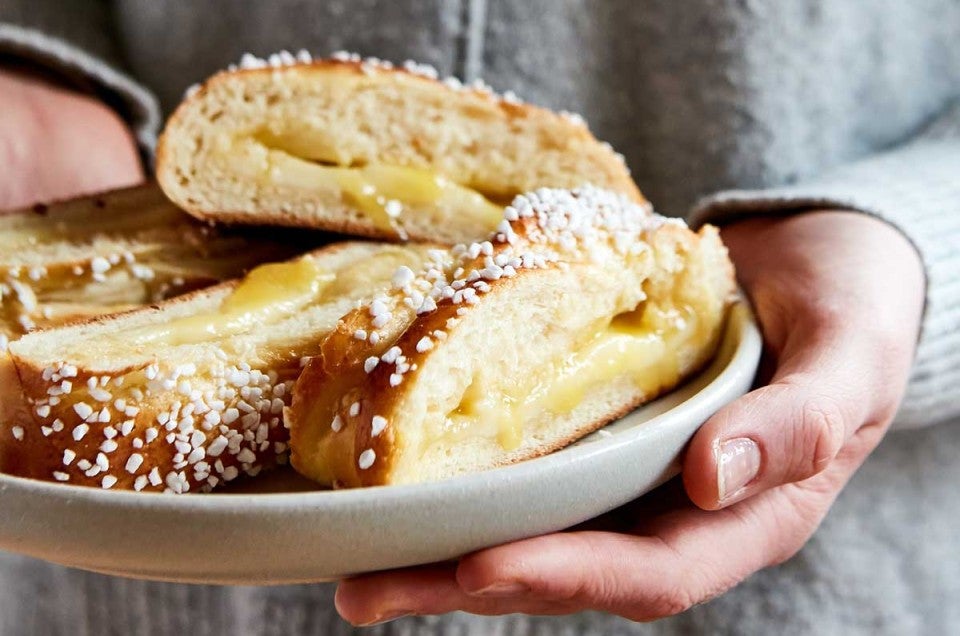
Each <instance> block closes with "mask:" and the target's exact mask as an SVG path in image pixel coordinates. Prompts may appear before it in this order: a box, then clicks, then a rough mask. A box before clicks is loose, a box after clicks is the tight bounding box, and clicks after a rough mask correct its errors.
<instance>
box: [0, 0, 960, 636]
mask: <svg viewBox="0 0 960 636" xmlns="http://www.w3.org/2000/svg"><path fill="white" fill-rule="evenodd" d="M0 22H4V23H7V24H8V25H7V26H0V53H2V52H7V53H18V54H20V55H23V56H26V57H29V58H30V59H32V60H33V61H35V62H38V63H44V64H49V65H50V66H51V67H52V68H54V69H56V70H60V71H67V72H69V71H70V70H71V69H73V70H75V71H77V72H80V73H83V74H85V76H87V77H89V78H91V79H92V80H94V82H95V83H96V84H97V85H98V86H99V88H100V89H101V90H105V91H107V92H110V93H112V94H115V95H116V96H118V97H120V98H121V101H122V103H123V104H125V105H126V106H125V111H124V112H123V114H124V115H125V116H126V117H127V118H128V120H129V121H130V122H131V126H133V127H134V128H135V130H137V131H138V133H139V138H140V140H141V143H142V144H144V145H145V146H147V147H149V145H150V143H151V139H152V134H153V133H154V132H155V127H156V124H157V121H158V120H157V117H156V115H155V113H156V108H155V106H154V101H153V99H152V98H151V97H150V96H149V94H147V93H146V92H144V91H143V90H141V89H139V88H137V86H138V83H140V84H143V85H145V86H148V87H149V89H150V91H152V93H153V94H155V95H157V96H158V98H159V101H160V103H161V104H162V106H163V109H164V111H167V112H169V110H170V109H171V108H172V107H173V106H175V104H176V103H177V102H178V101H179V99H180V96H181V95H182V93H183V90H184V89H185V88H186V87H187V86H189V85H190V84H192V83H193V82H196V81H198V80H201V79H203V78H204V77H205V76H207V75H208V74H210V73H211V72H213V71H214V70H216V69H217V68H220V67H222V66H225V65H226V64H227V63H229V62H231V61H235V60H236V59H237V58H238V57H239V55H240V53H242V52H243V51H252V52H254V53H256V54H259V55H263V54H268V53H271V52H273V51H275V50H277V49H281V48H292V49H297V48H300V47H305V48H307V49H309V50H310V51H312V52H313V53H315V54H324V53H327V52H329V51H331V50H335V49H348V50H356V51H359V52H360V53H362V54H364V55H376V56H378V57H383V58H387V59H391V60H394V61H402V60H403V59H405V58H414V59H417V60H419V61H423V62H428V63H431V64H434V65H436V66H437V67H438V68H439V69H440V71H441V73H444V74H449V73H455V74H458V75H461V76H464V75H466V76H469V77H471V78H472V77H474V76H482V77H484V78H485V79H487V80H488V81H489V82H491V83H492V84H493V85H494V86H495V87H496V88H498V89H500V90H508V89H509V90H514V91H516V92H517V93H519V94H520V95H521V96H523V97H526V98H528V99H530V100H531V101H533V102H535V103H541V104H544V105H547V106H551V107H554V108H566V109H570V110H575V111H580V112H582V113H583V114H584V115H585V116H586V118H587V119H588V120H589V121H590V122H591V125H592V127H593V129H594V130H595V131H597V133H598V135H599V136H600V137H602V138H604V139H607V140H609V141H610V142H612V143H613V144H614V146H615V147H617V148H618V149H619V150H620V151H622V152H623V153H624V154H625V155H626V156H627V159H628V162H629V164H630V165H631V167H632V169H633V171H634V175H635V177H636V179H637V181H638V183H640V185H641V186H642V188H643V189H644V191H645V192H646V193H647V194H648V195H649V196H650V197H651V198H652V200H653V201H654V203H655V204H656V205H657V206H658V208H659V209H660V211H662V212H666V213H674V214H679V213H681V212H682V211H684V210H686V209H688V208H689V206H690V205H692V204H693V202H694V201H695V200H696V199H698V198H699V197H701V196H704V195H707V194H710V193H712V192H715V191H718V190H721V189H726V188H764V187H769V186H775V185H777V184H783V183H792V182H796V183H799V184H801V185H797V186H792V187H790V188H787V189H779V188H778V189H777V190H767V191H762V190H761V191H752V192H749V193H746V192H741V193H728V194H726V195H721V196H720V197H718V198H716V199H715V200H713V201H711V202H710V203H709V204H707V205H705V206H704V207H702V208H700V212H699V216H698V218H701V219H703V218H706V216H707V215H710V218H713V219H717V220H719V219H720V218H721V215H722V216H723V217H725V218H729V217H730V216H732V215H734V214H736V213H740V212H743V211H746V210H750V211H756V212H760V211H761V208H762V209H763V210H769V209H771V206H773V207H776V208H777V209H783V208H784V207H796V206H805V205H811V204H817V205H820V204H828V203H829V204H832V205H843V206H844V207H852V208H854V209H859V210H863V211H864V212H867V213H871V214H876V215H878V216H881V217H883V218H885V219H887V220H889V221H890V222H891V223H894V224H896V225H897V226H898V227H900V228H901V229H903V230H904V232H905V233H906V234H907V235H908V236H909V237H910V238H911V240H913V241H914V243H915V244H916V245H917V246H918V248H920V249H921V250H922V252H923V258H924V262H925V265H926V268H927V275H928V279H929V290H928V292H929V293H928V297H927V303H928V306H927V313H926V318H925V321H924V333H923V340H922V342H921V347H920V352H919V354H918V359H917V369H916V372H915V374H914V378H913V382H912V383H911V386H910V394H909V398H908V402H907V406H906V407H905V408H904V411H903V413H902V414H901V419H902V421H904V422H910V423H929V422H931V421H933V420H935V419H940V418H941V417H944V416H946V415H947V414H949V413H951V412H955V411H956V408H957V404H958V403H960V398H957V397H956V396H957V394H958V389H960V387H958V382H957V377H956V374H957V373H958V367H960V361H958V359H957V358H958V355H960V353H958V352H960V344H958V343H957V341H956V339H957V331H958V328H957V318H956V316H957V313H956V312H957V310H958V300H957V299H958V296H960V265H958V263H957V234H956V231H957V222H958V216H960V214H958V207H957V200H958V199H957V196H958V192H957V187H958V186H957V185H956V183H957V182H958V181H960V179H958V175H960V167H958V164H957V161H958V157H957V148H956V145H955V144H954V143H952V142H948V141H940V142H927V141H924V142H917V145H915V146H911V147H908V148H904V149H903V150H902V151H896V152H895V153H893V154H890V155H888V156H877V157H876V158H875V159H866V160H865V161H864V162H863V163H855V164H851V165H850V166H849V167H847V168H843V167H841V166H843V165H844V164H848V163H850V162H852V161H856V160H858V159H863V158H867V157H870V156H871V155H875V154H876V153H877V152H878V151H882V150H884V149H885V148H888V147H891V146H895V145H897V144H898V143H899V142H901V141H902V140H905V139H909V138H911V137H912V136H913V135H914V133H915V131H916V130H918V129H919V128H920V127H922V125H923V124H924V122H926V121H928V120H930V119H931V118H932V117H933V116H934V115H935V114H936V113H938V112H940V111H942V110H943V109H944V108H945V106H946V104H947V103H948V102H949V101H950V100H951V99H952V98H956V97H958V96H960V45H958V44H957V42H958V41H960V1H958V0H911V2H904V1H903V0H874V1H872V2H869V3H866V2H863V3H861V2H852V1H850V0H749V1H742V2H731V1H730V0H697V1H696V2H677V1H676V0H647V1H644V2H642V3H641V2H638V1H637V0H604V1H603V2H597V1H595V0H522V1H521V0H416V1H415V0H324V1H323V2H316V1H309V0H261V1H257V2H255V1H253V0H250V1H245V2H237V1H236V0H204V1H203V2H184V1H183V0H114V1H113V2H111V3H107V2H94V1H92V0H67V1H60V0H2V2H0ZM43 34H45V35H47V36H50V37H44V35H43ZM121 68H122V69H128V70H129V72H130V74H129V75H126V76H125V75H122V74H119V73H118V72H117V70H116V69H121ZM132 78H135V79H132ZM138 113H139V114H138ZM0 116H2V115H0ZM958 126H960V122H958V121H957V119H956V117H953V118H951V117H945V118H944V119H943V120H942V121H941V122H940V123H938V124H937V125H936V126H935V127H934V129H931V130H930V131H929V137H930V138H931V139H934V138H936V139H947V138H949V137H951V135H952V136H953V138H955V137H956V136H957V130H956V129H957V127H958ZM951 131H952V132H951ZM817 174H820V175H823V176H821V177H818V178H816V180H812V179H811V177H812V175H817ZM934 175H939V176H940V179H939V180H937V179H935V178H934ZM951 186H952V189H951ZM881 191H882V192H883V193H884V194H883V195H882V196H881V195H879V193H880V192H881ZM931 195H933V196H931ZM935 197H942V203H941V204H937V203H935V201H934V199H935ZM894 200H896V202H897V204H896V205H892V204H891V202H892V201H894ZM957 424H960V422H958V423H957ZM958 458H960V425H956V424H954V425H947V426H940V427H930V428H927V429H925V430H921V431H911V432H898V433H893V434H891V435H890V436H889V437H888V439H887V440H886V441H885V442H884V443H883V445H882V446H881V447H880V448H879V449H878V450H877V451H876V452H875V453H874V454H873V455H872V456H871V458H870V459H869V460H868V461H867V463H866V465H865V466H864V468H863V469H862V470H861V472H860V473H859V474H858V475H857V476H855V477H854V479H853V481H852V482H851V484H850V485H849V486H848V487H847V488H846V489H845V490H844V492H843V493H841V495H840V498H839V500H838V502H837V504H836V505H835V506H834V508H833V510H832V512H831V513H830V515H829V516H828V518H827V520H826V521H825V523H824V525H823V526H822V527H821V529H820V530H819V531H818V533H817V534H816V535H815V536H814V538H813V539H812V541H811V542H810V543H809V544H808V546H807V547H806V548H805V549H804V550H803V551H802V552H801V553H800V554H799V555H798V556H797V557H795V558H794V559H792V560H791V561H790V562H788V563H786V564H784V565H782V566H779V567H776V568H771V569H768V570H766V571H763V572H760V573H758V574H757V575H755V576H753V577H751V578H750V579H749V580H748V581H746V582H744V583H743V584H741V585H740V586H739V587H738V588H736V589H735V590H734V591H732V592H730V593H728V594H726V595H724V596H722V597H721V598H718V599H715V600H713V601H711V602H709V603H706V604H704V605H701V606H698V607H696V608H694V609H693V610H691V611H689V612H687V613H685V614H684V615H682V616H679V617H676V618H673V619H670V620H666V621H662V622H659V623H656V624H652V625H640V624H633V623H629V622H627V621H624V620H622V619H619V618H617V617H614V616H608V615H603V614H597V613H589V612H588V613H583V614H579V615H575V616H571V617H563V618H529V617H523V616H507V617H502V618H480V617H472V616H467V615H464V614H453V615H449V616H444V617H423V618H408V619H403V620H400V621H397V622H395V623H391V624H389V625H386V626H382V627H377V628H372V629H368V630H352V629H350V628H349V627H348V626H347V625H346V624H344V623H343V622H342V621H341V620H340V619H339V618H338V617H337V616H336V613H335V611H334V609H333V605H332V598H333V588H332V586H330V585H315V586H296V587H288V588H214V587H203V586H182V585H170V584H162V583H149V582H141V581H127V580H123V579H116V578H110V577H105V576H100V575H96V574H89V573H83V572H77V571H72V570H66V569H63V568H60V567H57V566H54V565H48V564H43V563H39V562H36V561H32V560H30V559H26V558H23V557H19V556H15V555H4V554H0V636H8V635H9V636H20V635H21V634H23V635H33V634H38V635H43V636H46V635H48V634H50V635H59V634H69V635H71V636H74V635H76V636H87V635H90V636H94V635H96V636H99V635H100V634H124V635H126V634H133V635H140V634H144V635H154V634H162V635H166V634H170V635H177V636H179V635H180V634H195V635H197V636H208V635H209V636H213V635H216V634H231V635H232V636H233V635H236V636H267V635H274V634H276V635H278V636H279V635H283V636H286V635H294V634H317V635H326V634H335V635H339V634H354V633H356V634H371V635H376V636H380V635H404V636H428V635H443V636H447V635H451V636H457V635H461V634H462V635H464V636H467V635H469V636H488V635H490V636H548V635H551V636H552V635H569V636H579V635H581V634H585V635H589V636H601V635H603V636H617V635H626V634H658V635H664V636H666V635H681V634H682V635H687V634H730V635H733V634H737V635H739V634H770V633H776V634H785V635H794V634H864V635H866V634H870V635H871V636H872V635H874V634H883V635H894V634H896V635H898V636H899V635H900V634H920V633H926V634H946V633H956V632H958V631H960V605H958V604H957V603H956V599H957V598H960V574H958V573H960V542H958V539H957V535H956V531H955V529H956V528H957V527H958V526H960V498H957V497H956V494H955V490H956V487H955V484H957V483H958V482H960V460H958ZM107 540H108V538H107ZM250 549H258V550H269V549H270V546H269V545H264V546H237V551H238V554H240V553H242V552H243V551H244V550H250ZM331 549H336V547H335V546H332V547H331ZM718 549H722V546H718ZM631 565H632V567H635V568H637V569H638V570H641V571H642V569H643V567H644V564H643V563H636V564H631Z"/></svg>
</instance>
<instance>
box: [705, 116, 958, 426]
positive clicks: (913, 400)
mask: <svg viewBox="0 0 960 636" xmlns="http://www.w3.org/2000/svg"><path fill="white" fill-rule="evenodd" d="M810 208H834V209H837V208H839V209H850V210H857V211H860V212H863V213H866V214H870V215H873V216H875V217H877V218H880V219H883V220H884V221H886V222H888V223H890V224H892V225H893V226H895V227H897V228H898V229H899V230H900V231H901V232H903V233H904V235H906V236H907V237H908V238H909V239H910V241H911V242H912V243H913V245H914V246H915V247H916V249H917V251H918V252H919V253H920V255H921V257H922V259H923V262H924V267H925V269H926V275H927V296H926V308H925V312H924V318H923V326H922V331H921V337H920V341H919V344H918V347H917V354H916V360H915V361H914V368H913V372H912V376H911V379H910V385H909V387H908V389H907V394H906V397H905V399H904V402H903V404H902V405H901V408H900V411H899V413H898V415H897V418H896V420H895V422H894V425H895V426H898V427H901V428H910V427H917V426H925V425H928V424H934V423H936V422H940V421H943V420H946V419H948V418H950V417H953V416H955V415H957V414H960V397H958V396H960V102H957V103H955V104H954V105H953V106H952V107H951V108H949V109H948V110H947V112H945V113H944V114H943V115H942V116H941V117H939V118H938V119H937V120H936V121H935V122H934V123H933V124H932V125H930V126H929V127H928V128H927V129H926V130H925V131H924V132H922V133H921V134H920V135H918V136H917V137H916V138H914V139H913V140H911V141H910V142H908V143H907V144H905V145H903V146H901V147H898V148H896V149H893V150H890V151H888V152H885V153H883V154H880V155H877V156H874V157H870V158H867V159H864V160H861V161H858V162H856V163H853V164H850V165H848V166H844V167H842V168H839V169H836V170H833V171H831V172H828V173H826V174H823V175H821V176H819V177H817V178H814V179H811V180H809V181H805V182H803V183H799V184H795V185H789V186H785V187H780V188H774V189H769V190H757V191H745V190H739V191H728V192H721V193H719V194H716V195H713V196H711V197H708V198H706V199H704V200H702V201H701V202H699V203H698V204H697V206H696V207H695V208H694V209H693V211H692V212H691V214H690V217H689V221H690V222H691V224H693V225H698V224H702V223H706V222H711V223H724V222H727V221H731V220H735V219H737V218H741V217H744V216H749V215H756V214H767V213H773V214H776V213H784V212H791V211H800V210H803V209H810Z"/></svg>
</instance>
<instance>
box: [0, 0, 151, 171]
mask: <svg viewBox="0 0 960 636" xmlns="http://www.w3.org/2000/svg"><path fill="white" fill-rule="evenodd" d="M112 33H113V28H112V21H111V17H110V7H109V6H108V4H107V3H106V2H105V1H104V0H58V1H57V2H52V1H46V0H3V2H0V65H2V63H3V60H4V59H7V60H13V61H15V62H27V63H29V64H31V65H35V66H37V67H40V68H43V69H44V70H47V71H50V72H52V73H54V74H57V75H59V76H61V77H63V78H64V79H65V80H66V81H67V82H69V83H72V84H75V85H77V86H79V87H83V88H84V89H86V90H89V91H91V92H93V93H95V94H96V95H97V96H98V97H100V98H101V99H103V100H104V101H105V102H106V103H108V104H109V105H110V106H112V107H113V108H114V109H116V110H117V112H119V113H120V115H121V116H122V117H123V118H124V120H125V121H126V122H127V123H128V124H129V125H130V127H131V129H132V130H133V132H134V136H135V137H136V139H137V142H138V143H139V144H140V147H141V148H142V149H143V150H144V152H145V154H147V155H148V156H149V154H150V153H152V151H153V148H154V145H155V143H156V135H157V129H158V128H159V125H160V109H159V106H158V104H157V100H156V98H155V97H154V96H153V95H152V94H151V93H150V91H148V90H147V89H145V88H144V87H143V86H141V85H140V84H139V83H137V82H136V81H134V80H133V79H132V78H130V77H129V76H128V75H127V74H125V73H123V72H122V71H121V70H120V69H121V68H122V64H121V59H120V56H119V55H118V54H117V50H116V46H115V40H114V38H113V37H112Z"/></svg>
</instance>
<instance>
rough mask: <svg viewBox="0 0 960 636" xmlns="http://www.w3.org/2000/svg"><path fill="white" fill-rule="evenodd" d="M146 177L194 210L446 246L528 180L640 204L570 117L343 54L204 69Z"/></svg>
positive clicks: (626, 178)
mask: <svg viewBox="0 0 960 636" xmlns="http://www.w3.org/2000/svg"><path fill="white" fill-rule="evenodd" d="M157 177H158V179H159V181H160V184H161V185H162V187H163V189H164V191H165V192H166V193H167V195H168V196H169V197H170V198H171V199H172V200H173V201H174V202H176V203H177V204H178V205H180V206H181V207H183V208H184V209H185V210H187V211H189V212H190V213H191V214H194V215H196V216H197V217H199V218H202V219H213V220H217V221H226V222H230V223H261V224H263V223H270V224H278V225H293V226H305V227H314V228H321V229H325V230H331V231H338V232H345V233H348V234H353V235H363V236H371V237H379V238H393V239H396V238H411V239H422V240H432V241H439V242H445V243H447V244H453V243H456V242H460V241H472V240H475V239H477V238H479V237H483V236H486V235H487V234H488V233H489V232H490V231H491V230H493V229H494V227H495V226H496V224H497V223H498V222H499V221H500V218H501V216H502V211H503V207H504V206H505V205H506V204H507V203H508V202H509V201H510V200H511V199H512V198H513V197H514V196H516V195H518V194H520V193H522V192H526V191H529V190H532V189H534V188H538V187H543V186H550V187H561V188H571V187H576V186H580V185H583V184H586V183H591V184H595V185H597V186H600V187H604V188H607V189H611V190H615V191H618V192H621V193H623V194H625V195H626V196H628V197H630V198H631V199H633V200H635V201H637V202H643V200H644V199H643V197H642V195H641V194H640V191H639V190H638V189H637V187H636V185H635V184H634V183H633V181H632V180H631V178H630V175H629V171H628V170H627V167H626V165H625V164H624V162H623V159H622V157H620V156H619V155H618V154H617V153H615V152H614V151H613V150H612V149H611V148H610V146H609V145H607V144H605V143H601V142H599V141H597V139H596V138H595V137H594V136H593V135H592V134H591V133H590V131H589V129H588V128H587V126H586V125H585V124H584V123H583V120H582V119H580V118H579V117H576V116H572V115H569V114H559V113H555V112H552V111H549V110H547V109H544V108H538V107H536V106H532V105H529V104H525V103H521V102H520V101H519V100H517V99H516V98H515V97H513V96H512V95H508V96H499V95H496V94H494V93H493V92H492V91H490V90H489V89H488V88H486V87H484V86H482V85H479V84H475V85H469V86H464V85H461V84H460V83H459V82H457V81H456V80H446V81H440V80H438V79H437V77H436V71H434V70H432V69H429V68H428V67H424V66H422V65H418V64H413V63H407V64H405V65H404V66H403V67H397V68H395V67H393V66H392V65H391V64H389V63H386V62H383V61H380V60H361V59H359V58H358V57H356V56H349V55H341V56H338V59H330V60H317V61H308V60H307V59H303V58H301V59H300V60H298V59H295V58H294V57H293V56H290V55H286V56H284V57H277V58H276V59H273V60H272V61H271V62H270V63H267V62H266V61H263V60H257V59H255V58H252V57H250V58H248V59H247V60H245V63H244V64H243V65H242V66H241V67H240V68H235V69H233V70H228V71H224V72H220V73H218V74H216V75H214V76H213V77H211V78H210V79H209V80H207V81H206V82H205V83H204V84H203V85H202V86H200V87H198V88H197V90H195V91H192V92H191V94H190V95H189V96H188V97H187V98H186V99H185V100H184V102H183V103H182V104H181V105H180V106H179V108H177V110H176V112H175V113H174V114H173V116H172V117H171V118H170V120H169V122H168V123H167V126H166V129H165V130H164V131H163V134H162V136H161V137H160V140H159V146H158V152H157Z"/></svg>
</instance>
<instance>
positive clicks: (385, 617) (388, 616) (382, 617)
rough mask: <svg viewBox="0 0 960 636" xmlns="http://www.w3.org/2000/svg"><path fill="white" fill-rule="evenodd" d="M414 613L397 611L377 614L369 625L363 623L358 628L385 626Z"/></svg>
mask: <svg viewBox="0 0 960 636" xmlns="http://www.w3.org/2000/svg"><path fill="white" fill-rule="evenodd" d="M412 614H413V612H411V611H409V610H396V611H389V612H384V613H383V614H377V616H376V618H374V619H373V620H372V621H370V622H369V623H362V624H360V625H358V627H373V626H374V625H383V624H384V623H389V622H390V621H395V620H398V619H401V618H406V617H407V616H410V615H412Z"/></svg>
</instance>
